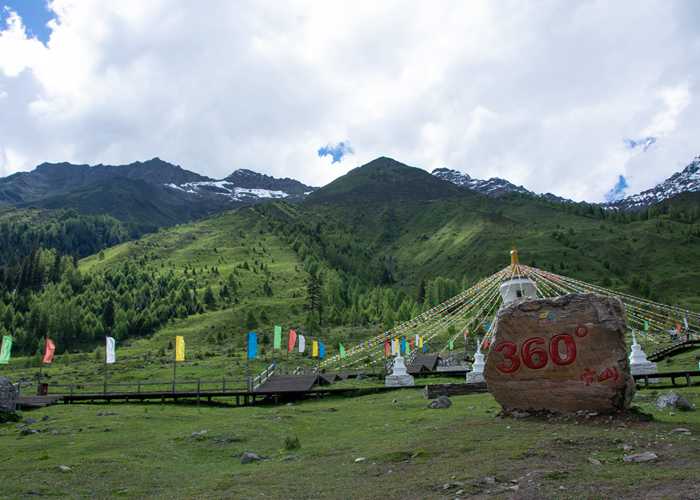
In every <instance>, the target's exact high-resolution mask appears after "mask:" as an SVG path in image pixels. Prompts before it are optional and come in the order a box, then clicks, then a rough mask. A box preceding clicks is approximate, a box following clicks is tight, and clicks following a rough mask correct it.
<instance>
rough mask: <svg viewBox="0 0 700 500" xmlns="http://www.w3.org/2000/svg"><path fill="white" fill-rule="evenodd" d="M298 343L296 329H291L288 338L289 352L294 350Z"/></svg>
mask: <svg viewBox="0 0 700 500" xmlns="http://www.w3.org/2000/svg"><path fill="white" fill-rule="evenodd" d="M296 343H297V332H296V330H289V338H288V339H287V352H292V351H293V350H294V345H295V344H296Z"/></svg>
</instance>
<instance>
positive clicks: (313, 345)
mask: <svg viewBox="0 0 700 500" xmlns="http://www.w3.org/2000/svg"><path fill="white" fill-rule="evenodd" d="M311 357H312V358H318V341H317V340H314V341H313V342H311Z"/></svg>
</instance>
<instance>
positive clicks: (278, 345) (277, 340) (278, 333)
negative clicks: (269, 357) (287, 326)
mask: <svg viewBox="0 0 700 500" xmlns="http://www.w3.org/2000/svg"><path fill="white" fill-rule="evenodd" d="M272 348H273V349H282V327H281V326H279V325H275V336H274V340H273V341H272Z"/></svg>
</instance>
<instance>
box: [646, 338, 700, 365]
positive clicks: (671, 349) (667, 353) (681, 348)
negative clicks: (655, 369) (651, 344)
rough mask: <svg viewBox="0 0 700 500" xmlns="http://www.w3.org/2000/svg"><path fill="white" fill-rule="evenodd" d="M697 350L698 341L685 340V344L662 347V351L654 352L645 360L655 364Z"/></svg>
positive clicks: (699, 345) (699, 344)
mask: <svg viewBox="0 0 700 500" xmlns="http://www.w3.org/2000/svg"><path fill="white" fill-rule="evenodd" d="M697 348H700V339H693V340H686V341H685V342H678V343H676V344H673V345H670V346H668V347H664V348H663V349H659V350H658V351H654V352H652V353H651V354H650V355H649V356H648V357H647V359H648V360H649V361H652V362H654V363H655V362H657V361H661V360H663V359H666V358H670V357H672V356H675V355H676V354H681V353H684V352H687V351H691V350H693V349H697Z"/></svg>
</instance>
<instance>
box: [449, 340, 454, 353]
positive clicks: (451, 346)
mask: <svg viewBox="0 0 700 500" xmlns="http://www.w3.org/2000/svg"><path fill="white" fill-rule="evenodd" d="M447 347H448V348H449V349H450V351H452V350H453V349H454V348H455V339H450V342H449V344H448V346H447Z"/></svg>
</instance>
